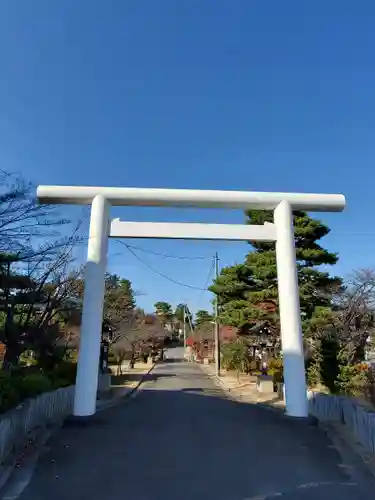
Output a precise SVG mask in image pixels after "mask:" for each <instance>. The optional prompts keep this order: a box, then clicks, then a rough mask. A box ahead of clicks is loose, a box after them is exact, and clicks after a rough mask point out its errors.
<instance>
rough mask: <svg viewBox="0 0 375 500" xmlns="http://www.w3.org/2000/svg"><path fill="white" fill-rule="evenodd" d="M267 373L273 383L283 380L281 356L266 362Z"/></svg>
mask: <svg viewBox="0 0 375 500" xmlns="http://www.w3.org/2000/svg"><path fill="white" fill-rule="evenodd" d="M268 374H269V375H271V376H272V377H273V381H274V382H275V384H277V383H280V382H283V381H284V375H283V374H284V367H283V360H282V359H281V358H271V359H270V360H269V362H268Z"/></svg>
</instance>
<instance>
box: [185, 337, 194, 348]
mask: <svg viewBox="0 0 375 500" xmlns="http://www.w3.org/2000/svg"><path fill="white" fill-rule="evenodd" d="M186 345H188V346H193V345H194V339H193V338H192V337H188V338H187V339H186Z"/></svg>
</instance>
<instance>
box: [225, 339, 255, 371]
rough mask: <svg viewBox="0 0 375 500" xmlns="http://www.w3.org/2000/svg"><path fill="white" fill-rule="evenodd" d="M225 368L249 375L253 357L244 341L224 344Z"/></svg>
mask: <svg viewBox="0 0 375 500" xmlns="http://www.w3.org/2000/svg"><path fill="white" fill-rule="evenodd" d="M221 353H222V364H223V368H226V369H227V370H236V371H237V374H239V373H240V372H241V371H242V372H245V373H249V371H250V362H251V357H250V354H249V349H248V346H247V344H246V343H245V342H244V341H243V340H242V339H240V340H237V341H235V342H231V343H229V344H224V345H223V346H222V348H221Z"/></svg>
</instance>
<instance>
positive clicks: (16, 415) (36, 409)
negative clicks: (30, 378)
mask: <svg viewBox="0 0 375 500" xmlns="http://www.w3.org/2000/svg"><path fill="white" fill-rule="evenodd" d="M73 400H74V386H73V385H72V386H69V387H63V388H61V389H57V390H56V391H52V392H46V393H44V394H41V395H40V396H37V397H36V398H32V399H27V400H26V401H24V402H23V403H21V404H20V405H19V406H18V407H17V408H14V409H13V410H9V411H8V412H6V413H5V414H4V415H2V416H1V417H0V463H1V464H2V463H4V461H5V460H6V459H7V458H8V457H9V456H10V455H11V454H12V453H13V452H15V451H17V450H19V449H20V448H22V447H23V446H24V445H25V442H27V440H28V439H32V438H33V437H35V435H36V434H37V433H38V431H39V430H41V429H42V428H43V427H46V426H47V425H50V424H53V423H58V422H59V421H61V420H63V419H64V418H65V417H67V416H68V415H70V414H71V413H72V410H73Z"/></svg>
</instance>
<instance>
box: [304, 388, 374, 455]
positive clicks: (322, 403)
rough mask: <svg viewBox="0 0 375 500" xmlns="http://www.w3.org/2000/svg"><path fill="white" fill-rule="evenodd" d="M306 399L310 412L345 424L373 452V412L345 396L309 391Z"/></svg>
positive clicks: (318, 416)
mask: <svg viewBox="0 0 375 500" xmlns="http://www.w3.org/2000/svg"><path fill="white" fill-rule="evenodd" d="M308 399H309V412H310V414H312V415H314V416H315V417H317V418H318V419H319V420H322V421H324V420H326V421H336V422H340V423H342V424H345V425H346V426H348V429H349V430H350V431H351V432H352V433H353V434H354V436H355V437H356V438H357V439H358V441H359V442H360V443H361V444H362V445H363V446H364V447H365V448H366V450H367V451H369V452H371V453H375V412H373V411H371V410H368V409H367V408H365V407H363V406H361V405H359V404H358V403H357V402H356V401H354V400H353V399H351V398H349V397H345V396H331V395H328V394H322V393H318V392H309V393H308Z"/></svg>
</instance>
